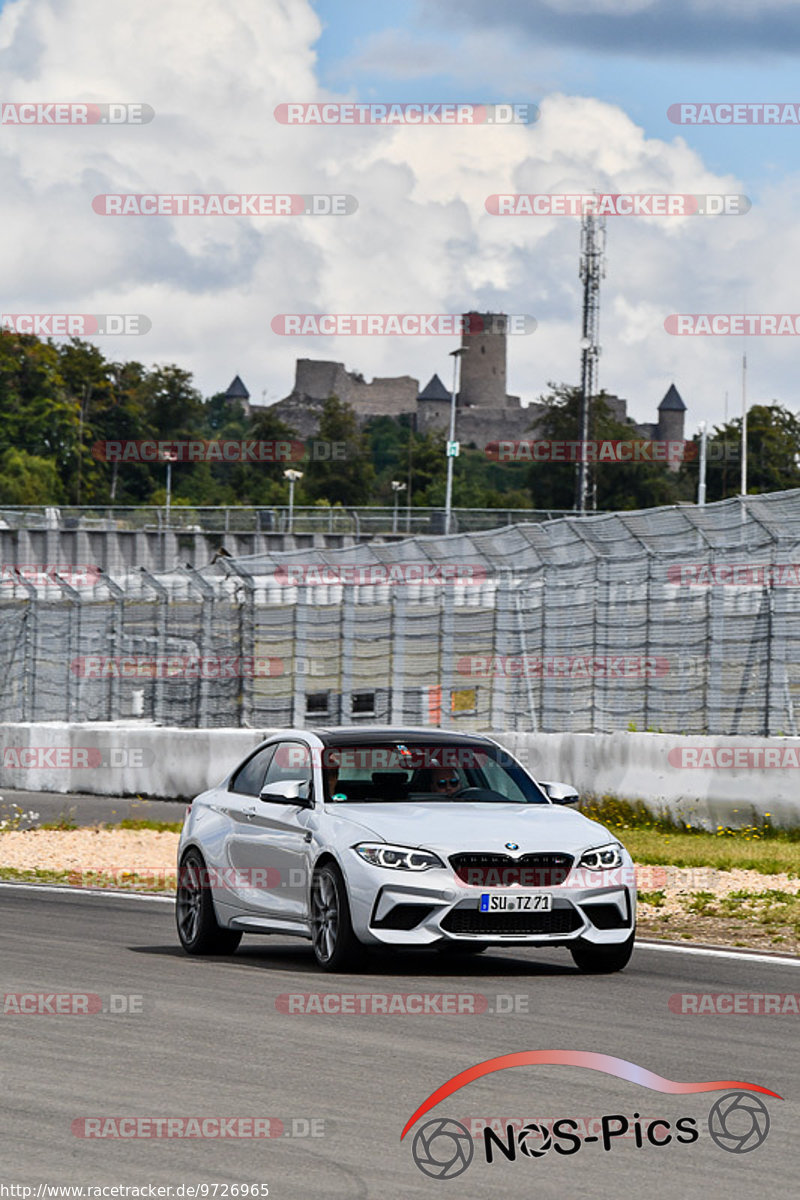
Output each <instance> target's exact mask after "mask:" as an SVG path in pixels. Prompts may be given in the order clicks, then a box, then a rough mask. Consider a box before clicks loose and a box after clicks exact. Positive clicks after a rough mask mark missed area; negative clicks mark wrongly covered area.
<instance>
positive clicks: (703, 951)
mask: <svg viewBox="0 0 800 1200" xmlns="http://www.w3.org/2000/svg"><path fill="white" fill-rule="evenodd" d="M0 888H14V889H16V890H17V891H23V892H56V893H63V892H69V893H71V894H72V895H75V896H93V897H95V898H97V899H102V898H103V897H104V896H113V897H114V899H115V900H149V901H150V902H151V903H152V902H155V903H156V904H174V903H175V899H174V897H173V896H154V895H152V894H150V893H147V892H114V891H111V889H110V888H76V887H69V886H68V885H66V884H63V885H59V884H47V883H6V882H3V881H0ZM636 949H637V950H666V951H667V952H668V953H671V954H695V955H700V956H702V957H706V958H732V959H735V960H737V961H738V962H757V963H772V964H773V965H774V966H776V967H800V958H781V957H779V956H778V955H775V954H760V953H759V952H758V951H755V952H751V953H749V954H744V953H742V952H741V951H738V950H715V949H712V948H711V947H709V946H685V945H681V944H680V943H678V942H675V943H674V944H672V943H671V942H648V941H642V942H637V943H636Z"/></svg>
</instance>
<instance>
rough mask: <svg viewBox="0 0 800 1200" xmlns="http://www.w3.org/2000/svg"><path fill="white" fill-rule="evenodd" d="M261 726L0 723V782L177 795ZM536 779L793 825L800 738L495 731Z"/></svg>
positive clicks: (207, 776)
mask: <svg viewBox="0 0 800 1200" xmlns="http://www.w3.org/2000/svg"><path fill="white" fill-rule="evenodd" d="M270 732H272V731H271V730H269V729H258V730H254V729H183V728H164V727H159V726H154V725H150V724H148V723H147V722H141V723H137V722H132V723H130V724H126V725H117V724H111V723H108V724H106V723H97V724H95V723H92V724H66V723H62V722H50V723H37V724H14V725H6V726H4V727H3V729H2V731H0V789H2V788H12V789H19V790H25V791H42V792H58V793H63V794H69V793H81V792H83V793H89V794H93V795H102V796H130V795H140V796H149V797H156V798H161V799H173V798H185V797H190V796H194V795H196V794H197V793H198V792H201V791H204V790H205V789H206V788H207V787H211V786H213V785H214V784H215V783H218V782H219V780H220V779H222V778H223V777H224V776H225V775H226V774H227V772H228V771H229V770H230V769H231V767H233V766H235V765H236V763H237V762H238V761H239V760H240V759H242V758H243V757H244V756H245V755H246V754H247V752H248V750H250V749H252V748H253V747H254V746H256V745H258V743H259V742H260V741H261V740H263V738H265V737H266V736H268V734H269V733H270ZM493 736H494V737H495V738H496V739H497V741H499V742H500V743H501V744H502V745H503V746H505V747H506V748H507V749H508V750H510V751H511V753H512V754H514V755H515V756H516V757H517V758H519V759H520V761H521V762H523V763H524V764H525V765H526V766H527V767H528V768H529V769H530V770H531V771H532V772H533V774H534V775H535V776H537V777H538V778H540V779H550V780H557V781H560V782H564V783H571V784H573V785H574V786H575V787H576V788H577V789H578V791H579V792H581V793H582V794H586V793H593V794H595V795H604V794H610V795H614V796H618V797H619V798H621V799H625V800H642V801H644V803H645V804H647V805H648V807H649V808H651V809H652V810H654V811H655V810H661V809H663V810H665V811H667V812H669V813H672V814H674V815H675V816H678V817H682V818H684V819H685V820H686V821H689V822H690V823H692V824H694V825H699V826H700V825H702V826H705V827H706V828H712V827H714V826H716V825H717V824H724V825H746V824H748V823H750V822H751V821H752V820H753V819H755V818H761V817H763V816H764V814H765V813H769V814H770V820H771V821H772V823H773V824H776V825H798V824H800V738H757V737H731V738H725V737H678V736H673V735H670V734H658V733H610V734H592V733H501V734H494V735H493Z"/></svg>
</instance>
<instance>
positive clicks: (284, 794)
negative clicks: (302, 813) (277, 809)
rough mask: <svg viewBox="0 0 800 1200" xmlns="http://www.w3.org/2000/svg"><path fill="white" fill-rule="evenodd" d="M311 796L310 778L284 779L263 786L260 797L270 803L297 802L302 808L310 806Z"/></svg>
mask: <svg viewBox="0 0 800 1200" xmlns="http://www.w3.org/2000/svg"><path fill="white" fill-rule="evenodd" d="M310 796H311V781H310V780H309V779H283V780H281V781H280V782H278V783H270V784H268V785H267V786H266V787H264V788H262V789H261V793H260V794H259V797H258V798H259V800H264V801H266V803H268V804H296V805H298V806H299V807H300V808H310V807H311V799H310Z"/></svg>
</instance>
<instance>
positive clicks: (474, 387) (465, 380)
mask: <svg viewBox="0 0 800 1200" xmlns="http://www.w3.org/2000/svg"><path fill="white" fill-rule="evenodd" d="M464 321H465V329H464V332H463V333H462V335H461V345H462V346H467V347H469V350H468V353H467V354H465V355H463V357H462V359H461V389H460V391H459V393H458V403H459V406H460V407H464V406H466V405H469V404H474V405H477V406H478V407H480V408H494V409H498V408H505V406H506V327H507V317H506V316H505V314H503V313H475V312H471V313H465V314H464Z"/></svg>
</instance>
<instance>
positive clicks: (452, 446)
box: [444, 346, 469, 534]
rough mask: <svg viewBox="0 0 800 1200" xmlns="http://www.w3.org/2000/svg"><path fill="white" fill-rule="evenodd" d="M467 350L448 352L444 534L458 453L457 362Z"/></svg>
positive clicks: (447, 522)
mask: <svg viewBox="0 0 800 1200" xmlns="http://www.w3.org/2000/svg"><path fill="white" fill-rule="evenodd" d="M468 350H469V346H461V347H459V349H458V350H451V351H450V357H451V358H452V360H453V390H452V392H451V393H450V432H449V435H448V438H447V488H446V491H445V497H444V531H445V533H446V534H447V533H449V532H450V511H451V509H452V504H453V459H454V458H457V457H458V451H459V445H458V442H457V441H456V440H455V436H456V390H457V386H458V385H457V382H456V380H457V375H458V360H459V359H460V358H461V355H462V354H466V353H467V351H468Z"/></svg>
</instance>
